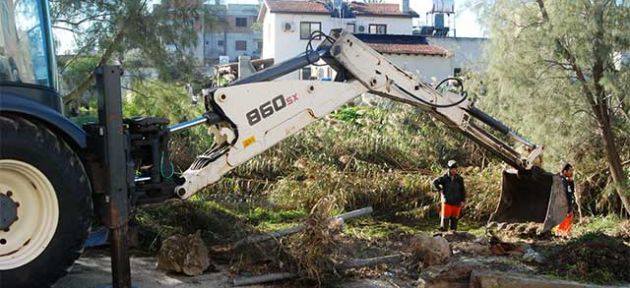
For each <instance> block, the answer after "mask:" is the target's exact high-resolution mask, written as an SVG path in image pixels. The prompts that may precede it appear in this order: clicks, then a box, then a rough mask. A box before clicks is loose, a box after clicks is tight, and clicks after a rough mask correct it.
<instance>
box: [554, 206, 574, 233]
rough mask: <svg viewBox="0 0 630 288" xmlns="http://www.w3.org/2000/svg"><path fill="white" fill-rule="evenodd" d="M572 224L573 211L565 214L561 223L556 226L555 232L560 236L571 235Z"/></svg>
mask: <svg viewBox="0 0 630 288" xmlns="http://www.w3.org/2000/svg"><path fill="white" fill-rule="evenodd" d="M572 224H573V212H571V213H569V214H567V217H565V218H564V220H563V221H562V223H560V225H558V228H556V234H558V235H560V236H571V226H572Z"/></svg>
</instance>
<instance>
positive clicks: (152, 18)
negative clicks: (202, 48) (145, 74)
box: [51, 0, 219, 103]
mask: <svg viewBox="0 0 630 288" xmlns="http://www.w3.org/2000/svg"><path fill="white" fill-rule="evenodd" d="M209 11H210V10H209V9H205V5H204V4H202V2H200V1H184V0H170V1H162V4H161V5H153V4H152V1H149V0H124V1H123V0H105V1H103V0H85V1H84V0H81V1H79V0H52V1H51V15H52V21H53V27H56V28H59V29H65V30H70V31H72V32H73V33H74V35H75V38H76V40H77V41H76V42H77V44H78V47H77V49H76V53H75V54H76V57H75V59H70V60H68V61H66V62H65V64H64V66H62V67H61V68H60V69H61V72H62V73H63V72H65V71H64V70H65V69H66V68H67V67H73V66H72V64H73V62H74V61H75V60H76V59H81V58H82V57H84V56H85V55H97V56H98V61H97V64H98V65H101V64H105V63H109V62H112V61H114V60H115V61H117V62H119V63H121V64H122V65H123V66H124V67H125V69H127V70H129V69H134V68H141V67H154V68H157V69H158V70H159V71H160V72H161V73H160V77H161V78H163V80H179V79H182V78H186V76H189V75H192V74H194V72H195V67H197V66H198V64H197V63H196V62H195V59H194V57H192V55H191V48H193V47H194V46H195V45H196V42H197V33H198V31H200V30H201V28H202V27H203V26H202V25H205V26H206V27H211V26H213V25H216V24H217V23H218V22H219V20H218V18H217V17H214V15H212V14H210V12H209ZM130 52H135V53H132V55H135V56H137V57H131V58H129V59H128V58H127V56H128V55H129V53H130ZM93 68H95V67H93ZM93 68H92V69H88V71H90V72H85V75H84V76H83V80H82V81H80V84H79V85H78V86H77V87H76V88H75V89H74V90H73V91H71V92H69V93H68V94H67V95H65V96H64V102H65V103H68V102H70V101H72V100H74V99H78V98H79V97H80V96H81V95H82V94H83V93H84V92H85V91H86V90H87V89H88V88H89V87H91V82H92V80H91V79H92V76H93V75H92V72H91V71H93Z"/></svg>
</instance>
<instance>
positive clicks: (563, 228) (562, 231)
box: [556, 163, 575, 237]
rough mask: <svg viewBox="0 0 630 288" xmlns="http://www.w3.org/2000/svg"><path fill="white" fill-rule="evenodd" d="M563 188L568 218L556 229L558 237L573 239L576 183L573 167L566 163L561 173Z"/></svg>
mask: <svg viewBox="0 0 630 288" xmlns="http://www.w3.org/2000/svg"><path fill="white" fill-rule="evenodd" d="M560 178H561V181H562V188H564V192H565V194H566V197H567V205H568V209H567V216H566V217H565V218H564V220H563V221H562V223H560V225H558V228H556V234H557V235H558V236H564V237H571V226H572V224H573V205H574V204H575V183H573V165H571V164H569V163H566V164H564V166H562V171H560Z"/></svg>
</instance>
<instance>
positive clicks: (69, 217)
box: [0, 115, 93, 288]
mask: <svg viewBox="0 0 630 288" xmlns="http://www.w3.org/2000/svg"><path fill="white" fill-rule="evenodd" d="M4 159H12V160H17V161H22V162H26V163H28V164H30V165H32V166H34V167H36V168H37V169H39V171H41V172H42V173H43V174H44V175H45V177H46V178H47V179H48V181H50V183H51V184H52V187H53V188H54V192H55V194H56V197H57V204H58V208H59V209H58V210H59V217H58V224H57V228H56V230H55V232H54V236H53V238H52V240H50V242H49V244H48V245H47V246H46V248H45V249H44V250H43V252H41V254H39V256H37V258H35V259H34V260H32V261H30V262H29V263H26V264H25V265H23V266H20V267H17V268H13V269H9V270H4V271H0V287H2V288H5V287H6V288H8V287H16V288H22V287H28V288H36V287H49V286H51V285H52V284H54V283H55V282H56V281H57V280H58V279H59V278H61V277H62V276H64V275H65V274H67V272H68V270H69V269H70V268H71V266H72V264H73V263H74V261H75V260H76V259H77V258H78V257H79V256H80V255H81V253H82V251H83V247H84V242H85V239H86V238H87V236H88V234H89V230H90V226H91V222H92V213H93V212H92V210H93V208H92V198H91V195H92V190H91V186H90V181H89V179H88V176H87V173H86V171H85V169H84V167H83V164H82V163H81V160H80V158H79V157H78V155H77V153H75V152H74V151H73V149H72V148H71V147H70V146H69V145H68V144H67V143H66V142H65V141H64V140H63V139H62V138H61V137H59V136H58V135H55V133H53V132H52V131H51V130H50V129H48V128H47V127H46V126H45V125H43V124H42V123H38V122H36V121H32V120H27V119H25V118H22V117H20V116H17V115H0V160H4ZM0 172H2V171H0ZM0 184H2V183H0ZM1 192H2V191H0V193H1ZM13 193H20V192H19V191H16V192H13ZM23 205H28V203H20V206H19V207H22V206H23ZM19 207H18V209H20V208H19ZM20 219H21V217H20ZM38 221H39V220H38ZM17 223H18V222H17V221H16V222H14V223H13V225H16V224H17ZM12 227H13V226H12ZM2 233H3V232H2V231H0V235H2ZM6 233H8V232H6ZM2 257H3V256H0V264H2V261H3V258H2ZM5 261H8V260H6V258H5ZM7 263H8V262H7ZM0 266H1V265H0ZM7 267H8V266H7Z"/></svg>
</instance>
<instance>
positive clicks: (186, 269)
mask: <svg viewBox="0 0 630 288" xmlns="http://www.w3.org/2000/svg"><path fill="white" fill-rule="evenodd" d="M157 262H158V265H157V268H158V269H160V270H163V271H167V272H175V273H183V274H186V275H188V276H197V275H201V274H203V272H204V271H206V270H207V269H208V268H209V267H210V257H208V248H207V247H206V244H205V243H204V242H203V240H202V239H201V233H200V232H199V231H197V233H195V234H190V235H188V236H181V235H173V236H171V237H169V238H167V239H166V240H164V241H163V242H162V247H161V248H160V251H159V252H158V257H157Z"/></svg>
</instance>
